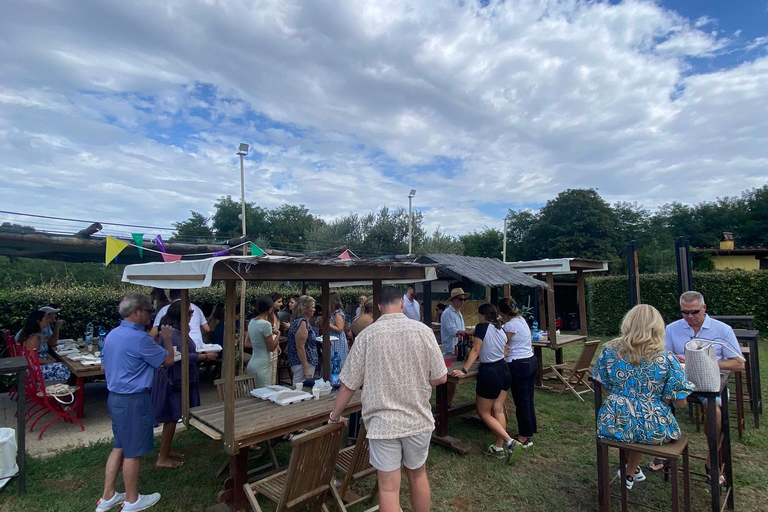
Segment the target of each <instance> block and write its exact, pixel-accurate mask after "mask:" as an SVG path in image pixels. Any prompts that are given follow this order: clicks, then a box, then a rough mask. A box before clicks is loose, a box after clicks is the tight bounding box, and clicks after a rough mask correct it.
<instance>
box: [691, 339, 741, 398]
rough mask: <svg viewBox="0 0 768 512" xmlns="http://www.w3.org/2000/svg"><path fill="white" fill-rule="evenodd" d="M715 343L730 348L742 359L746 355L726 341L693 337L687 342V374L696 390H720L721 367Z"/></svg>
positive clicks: (710, 391) (709, 391)
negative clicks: (738, 351) (737, 351)
mask: <svg viewBox="0 0 768 512" xmlns="http://www.w3.org/2000/svg"><path fill="white" fill-rule="evenodd" d="M715 345H720V346H722V347H723V348H724V349H728V350H729V351H730V352H731V353H732V354H734V355H736V357H738V358H739V359H741V360H744V357H743V356H742V355H741V354H739V353H736V352H735V351H734V350H733V349H732V348H731V347H730V346H728V345H727V344H725V343H722V342H719V341H713V340H705V339H702V338H693V339H692V340H691V341H689V342H688V343H686V344H685V376H686V378H687V379H688V380H689V381H691V382H692V383H693V385H694V389H695V390H696V391H703V392H705V393H717V392H718V391H720V367H719V366H718V364H717V354H716V353H715Z"/></svg>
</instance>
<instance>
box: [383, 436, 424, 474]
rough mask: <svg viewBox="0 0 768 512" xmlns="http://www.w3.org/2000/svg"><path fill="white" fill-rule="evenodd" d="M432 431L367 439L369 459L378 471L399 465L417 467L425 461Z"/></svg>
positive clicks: (391, 469)
mask: <svg viewBox="0 0 768 512" xmlns="http://www.w3.org/2000/svg"><path fill="white" fill-rule="evenodd" d="M431 440H432V432H424V433H422V434H416V435H415V436H410V437H400V438H397V439H369V440H368V447H369V451H370V457H369V460H370V462H371V466H373V467H374V468H376V469H377V470H379V471H384V472H388V471H395V470H397V469H400V466H401V465H402V466H405V467H406V468H408V469H419V468H420V467H421V466H423V465H424V463H425V462H427V456H428V455H429V443H430V441H431Z"/></svg>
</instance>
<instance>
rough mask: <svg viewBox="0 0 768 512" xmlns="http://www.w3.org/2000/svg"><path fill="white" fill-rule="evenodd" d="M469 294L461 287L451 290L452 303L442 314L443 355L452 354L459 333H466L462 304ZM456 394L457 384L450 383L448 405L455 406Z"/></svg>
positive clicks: (441, 339)
mask: <svg viewBox="0 0 768 512" xmlns="http://www.w3.org/2000/svg"><path fill="white" fill-rule="evenodd" d="M468 296H469V294H468V293H464V290H463V289H461V288H454V289H453V290H451V296H450V298H449V300H450V302H451V305H450V306H448V307H447V308H446V309H445V311H443V314H442V315H440V341H441V342H442V344H443V355H445V356H452V355H453V351H454V349H455V348H456V344H457V343H458V342H459V336H458V335H459V334H466V333H467V327H466V326H465V325H464V317H463V316H462V314H461V306H463V305H464V302H465V301H466V300H467V297H468ZM455 394H456V384H453V383H451V382H449V383H448V406H449V407H453V396H454V395H455Z"/></svg>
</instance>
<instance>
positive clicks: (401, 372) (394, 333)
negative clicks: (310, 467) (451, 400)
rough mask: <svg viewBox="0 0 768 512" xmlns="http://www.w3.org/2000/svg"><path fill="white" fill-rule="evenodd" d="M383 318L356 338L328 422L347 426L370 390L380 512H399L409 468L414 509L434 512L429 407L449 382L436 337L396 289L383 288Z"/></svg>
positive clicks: (367, 403)
mask: <svg viewBox="0 0 768 512" xmlns="http://www.w3.org/2000/svg"><path fill="white" fill-rule="evenodd" d="M379 310H380V311H381V313H382V316H381V317H380V318H379V319H378V320H376V322H374V323H373V324H371V325H370V326H369V327H367V328H366V329H365V330H363V331H361V333H360V335H359V336H358V337H357V338H355V343H354V345H352V349H351V350H350V352H349V355H348V356H347V361H346V363H345V364H344V368H343V369H342V370H341V375H340V376H339V377H340V379H341V389H339V395H338V397H337V398H336V403H335V404H334V408H333V411H331V414H330V418H329V421H330V422H331V423H336V422H339V421H341V422H344V423H345V424H346V423H347V420H346V418H342V417H341V412H342V411H344V408H345V407H346V406H347V404H348V403H349V400H350V399H351V398H352V395H353V394H354V392H355V390H357V389H359V388H360V387H361V386H363V385H364V387H363V392H362V393H363V395H362V405H363V421H364V422H365V426H366V430H367V435H368V440H369V446H370V461H371V465H373V467H375V468H376V470H377V473H378V481H379V507H380V508H379V510H380V511H381V512H398V511H399V510H400V468H401V466H405V475H406V476H407V477H408V482H409V484H410V488H411V507H412V508H413V511H414V512H428V511H429V507H430V502H431V499H430V490H429V480H428V479H427V471H426V462H427V455H428V454H429V443H430V440H431V438H432V431H433V430H434V429H435V419H434V417H433V416H432V408H431V407H430V404H429V399H430V397H431V396H432V387H433V386H439V385H440V384H443V383H445V381H446V373H447V372H446V369H445V362H444V360H443V355H442V353H441V352H440V348H439V347H438V345H437V344H436V343H435V335H434V334H433V333H432V329H430V328H429V327H427V326H426V325H424V324H422V323H420V322H414V321H412V320H410V319H408V317H406V316H405V315H404V314H403V296H402V295H401V292H400V291H399V290H398V289H397V288H395V287H394V286H385V287H383V288H382V290H381V298H380V303H379Z"/></svg>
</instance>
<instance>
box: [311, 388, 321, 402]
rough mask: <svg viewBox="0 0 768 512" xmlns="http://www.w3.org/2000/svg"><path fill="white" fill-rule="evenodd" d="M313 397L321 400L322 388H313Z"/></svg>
mask: <svg viewBox="0 0 768 512" xmlns="http://www.w3.org/2000/svg"><path fill="white" fill-rule="evenodd" d="M312 396H313V397H314V398H317V399H318V400H319V399H320V388H312Z"/></svg>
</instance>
